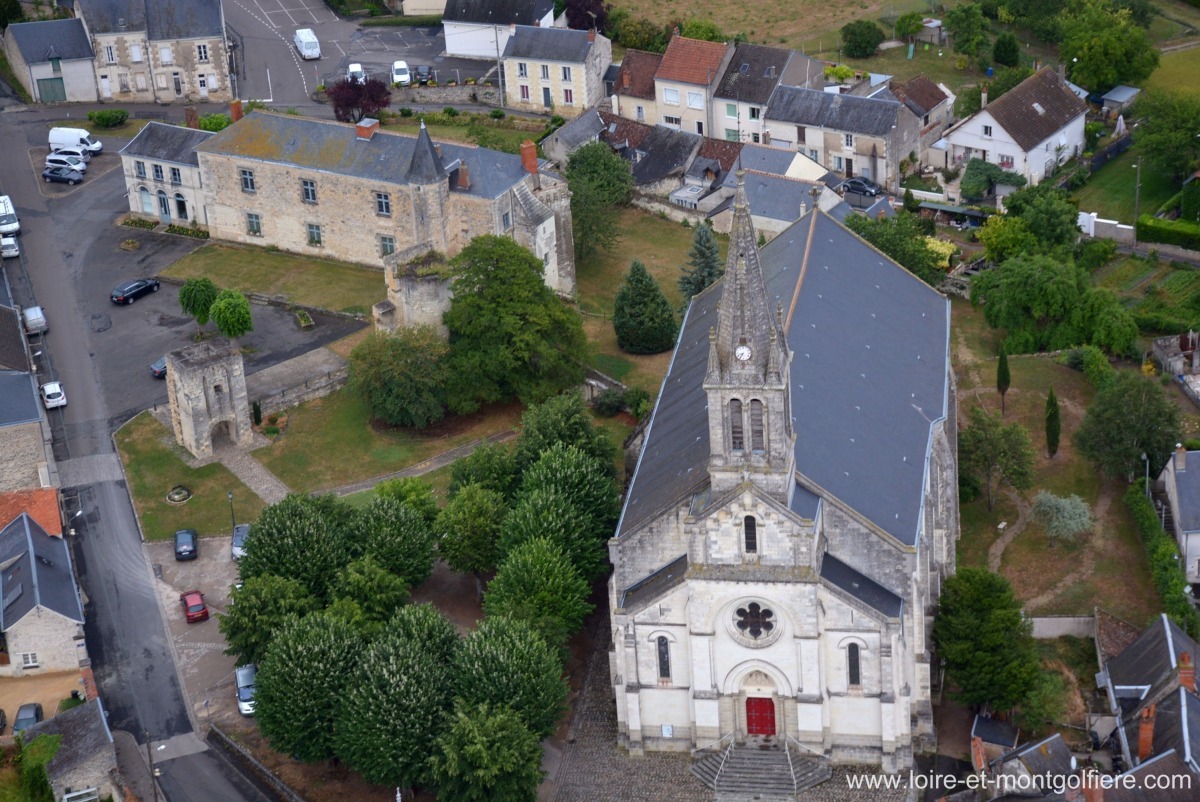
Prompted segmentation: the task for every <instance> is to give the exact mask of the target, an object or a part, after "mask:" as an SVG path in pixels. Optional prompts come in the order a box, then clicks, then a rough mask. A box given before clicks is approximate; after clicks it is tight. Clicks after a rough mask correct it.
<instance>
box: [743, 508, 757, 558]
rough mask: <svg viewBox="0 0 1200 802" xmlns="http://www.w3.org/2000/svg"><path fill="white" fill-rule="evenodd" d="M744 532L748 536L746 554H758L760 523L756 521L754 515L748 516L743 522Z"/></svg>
mask: <svg viewBox="0 0 1200 802" xmlns="http://www.w3.org/2000/svg"><path fill="white" fill-rule="evenodd" d="M742 531H743V534H745V536H746V553H747V554H757V553H758V522H757V521H755V520H754V516H753V515H747V516H746V519H745V520H744V521H742Z"/></svg>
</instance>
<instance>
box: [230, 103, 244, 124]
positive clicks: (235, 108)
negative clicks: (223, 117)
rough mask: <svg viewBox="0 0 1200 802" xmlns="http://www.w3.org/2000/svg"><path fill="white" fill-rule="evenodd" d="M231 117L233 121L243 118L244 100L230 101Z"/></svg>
mask: <svg viewBox="0 0 1200 802" xmlns="http://www.w3.org/2000/svg"><path fill="white" fill-rule="evenodd" d="M229 119H230V120H232V121H233V122H237V121H238V120H240V119H242V101H240V100H231V101H229Z"/></svg>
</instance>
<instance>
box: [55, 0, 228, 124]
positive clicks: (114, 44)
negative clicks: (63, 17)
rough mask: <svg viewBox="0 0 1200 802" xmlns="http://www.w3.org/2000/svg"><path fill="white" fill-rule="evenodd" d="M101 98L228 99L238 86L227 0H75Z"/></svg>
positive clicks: (132, 100)
mask: <svg viewBox="0 0 1200 802" xmlns="http://www.w3.org/2000/svg"><path fill="white" fill-rule="evenodd" d="M76 13H77V15H78V16H79V17H80V18H81V19H82V20H83V24H84V26H85V27H86V28H87V31H88V36H90V37H91V40H92V50H93V51H94V52H95V54H96V60H95V65H96V66H95V72H96V83H97V86H98V87H99V90H100V99H101V100H115V101H119V102H123V103H150V102H154V103H172V102H175V101H177V100H186V101H201V102H206V101H227V100H229V99H231V98H232V97H233V96H234V94H235V92H234V88H233V87H232V86H231V83H230V81H231V78H230V75H229V45H228V42H227V41H226V39H225V11H224V9H223V8H222V6H221V0H173V2H170V3H163V2H157V0H77V2H76Z"/></svg>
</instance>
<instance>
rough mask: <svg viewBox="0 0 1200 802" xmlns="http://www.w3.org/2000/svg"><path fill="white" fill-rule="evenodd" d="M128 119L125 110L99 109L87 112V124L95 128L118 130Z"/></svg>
mask: <svg viewBox="0 0 1200 802" xmlns="http://www.w3.org/2000/svg"><path fill="white" fill-rule="evenodd" d="M128 119H129V112H127V111H125V109H100V110H99V111H89V112H88V122H90V123H91V124H92V125H94V126H96V127H97V128H119V127H121V126H122V125H124V124H125V121H126V120H128Z"/></svg>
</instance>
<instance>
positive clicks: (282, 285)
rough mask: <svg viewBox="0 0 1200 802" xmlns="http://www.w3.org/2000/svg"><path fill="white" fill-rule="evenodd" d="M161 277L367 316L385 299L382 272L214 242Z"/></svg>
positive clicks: (161, 274) (196, 251)
mask: <svg viewBox="0 0 1200 802" xmlns="http://www.w3.org/2000/svg"><path fill="white" fill-rule="evenodd" d="M159 275H160V276H165V277H167V278H174V279H180V280H184V281H186V280H187V279H190V278H196V277H199V276H207V277H208V278H210V279H212V282H213V283H214V284H216V285H217V286H218V287H221V288H222V289H224V288H231V289H235V290H241V291H242V292H257V293H261V294H263V295H272V296H273V295H278V296H282V297H283V298H284V299H285V300H287V301H288V302H289V303H294V304H302V305H304V306H313V307H316V308H318V309H331V310H333V311H335V312H348V313H350V314H366V313H367V312H369V311H370V309H371V306H372V305H373V304H374V303H376V302H377V301H381V300H383V299H384V297H385V296H386V295H387V287H386V285H385V284H384V280H383V271H381V270H372V269H370V268H366V267H360V266H358V265H352V264H349V263H347V262H335V261H332V260H330V259H314V258H312V257H309V256H298V255H296V254H289V253H283V252H282V251H268V250H266V249H264V248H249V247H238V246H232V245H218V244H216V243H213V244H211V245H205V246H204V247H203V248H200V249H198V250H195V251H193V252H191V253H190V254H188V255H187V256H185V257H183V258H182V259H180V260H179V261H178V262H176V263H175V264H173V265H171V266H170V267H168V268H167V269H166V270H164V271H162V272H161V273H160V274H159Z"/></svg>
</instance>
